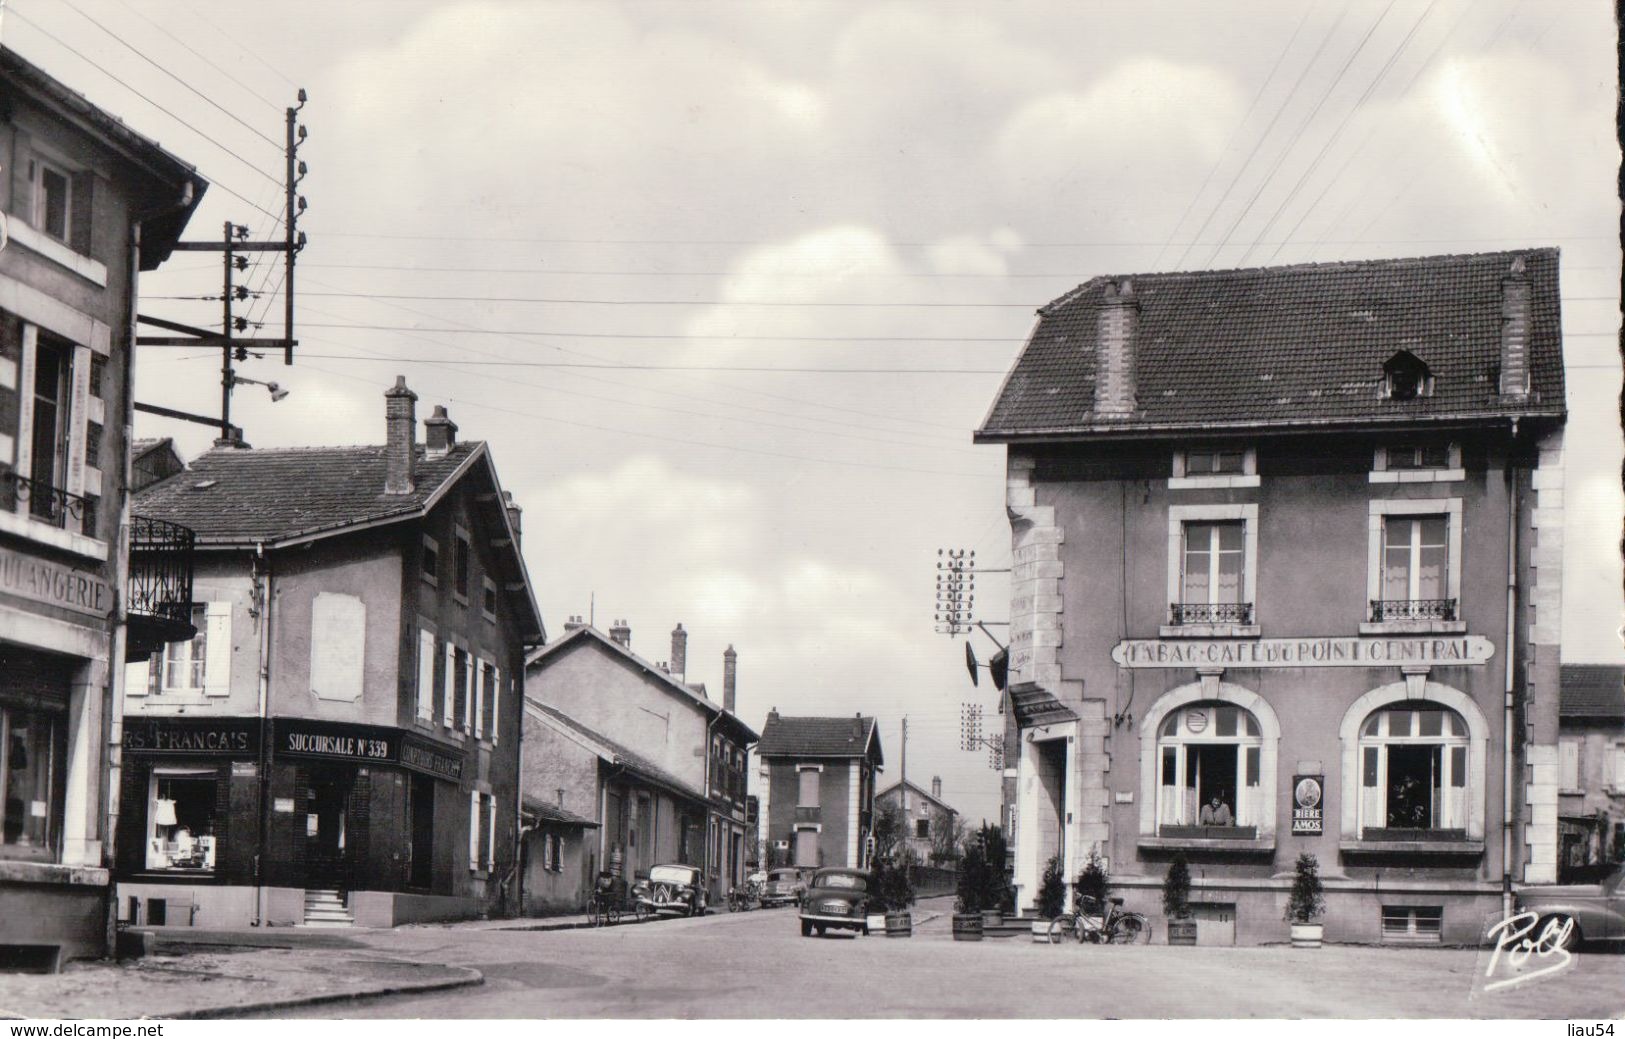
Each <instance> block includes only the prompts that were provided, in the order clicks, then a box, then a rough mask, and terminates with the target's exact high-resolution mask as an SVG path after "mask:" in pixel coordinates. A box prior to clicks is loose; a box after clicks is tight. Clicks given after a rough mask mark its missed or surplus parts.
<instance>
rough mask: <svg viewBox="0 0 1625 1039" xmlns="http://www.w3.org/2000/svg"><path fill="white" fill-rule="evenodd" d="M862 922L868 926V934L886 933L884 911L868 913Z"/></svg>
mask: <svg viewBox="0 0 1625 1039" xmlns="http://www.w3.org/2000/svg"><path fill="white" fill-rule="evenodd" d="M863 922H864V924H865V925H866V926H867V927H868V928H869V933H870V934H885V933H886V914H885V913H870V914H869V915H868V916H866V917H864V918H863Z"/></svg>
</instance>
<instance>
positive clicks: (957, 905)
mask: <svg viewBox="0 0 1625 1039" xmlns="http://www.w3.org/2000/svg"><path fill="white" fill-rule="evenodd" d="M986 873H987V858H986V856H985V855H984V854H983V851H982V845H981V842H980V841H972V842H970V844H969V845H968V846H967V847H966V848H965V851H964V854H962V855H961V856H960V857H959V885H958V888H957V890H956V892H955V894H956V895H957V897H956V899H955V901H954V941H956V942H979V941H981V940H982V895H983V891H984V889H985V888H986Z"/></svg>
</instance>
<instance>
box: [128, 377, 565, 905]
mask: <svg viewBox="0 0 1625 1039" xmlns="http://www.w3.org/2000/svg"><path fill="white" fill-rule="evenodd" d="M384 396H385V416H384V418H385V429H386V434H387V437H386V441H387V442H386V443H385V444H384V445H383V446H381V447H353V448H350V447H347V448H303V449H275V450H257V449H249V448H244V447H240V446H222V447H216V448H215V449H214V450H211V451H209V452H207V453H205V454H203V455H202V456H200V457H199V458H197V459H195V460H194V461H193V462H192V464H191V465H190V466H189V467H188V468H187V469H185V470H184V471H182V472H180V473H178V474H175V475H173V476H171V477H169V478H168V479H166V480H163V481H161V482H159V483H156V484H154V485H152V486H150V487H148V488H146V489H145V490H143V491H142V492H141V493H140V494H139V496H138V497H137V502H138V508H140V509H143V510H146V511H147V512H149V513H151V514H152V515H154V516H158V517H160V518H164V519H167V520H169V521H171V522H175V523H182V524H184V525H187V526H189V527H191V528H192V529H194V530H196V531H197V544H198V552H197V555H198V560H199V561H198V564H197V569H196V577H195V581H194V600H195V602H194V606H193V622H194V624H195V625H196V629H197V635H196V636H195V637H194V638H192V639H190V640H188V641H182V642H174V643H170V644H168V645H166V646H164V647H163V648H162V650H161V651H159V652H157V653H154V654H153V655H152V656H151V657H150V658H148V659H145V660H141V661H138V662H136V663H134V664H131V665H130V666H129V667H128V669H127V675H126V686H125V696H124V713H125V724H124V731H123V741H122V750H123V755H124V762H125V767H124V770H123V774H122V787H123V790H122V798H121V808H120V812H119V816H118V825H119V852H118V894H119V912H120V916H121V918H122V919H125V920H128V921H130V922H132V923H144V924H155V925H156V924H167V925H169V926H177V925H180V926H185V925H195V926H203V927H238V926H248V925H251V924H257V925H261V926H285V925H298V924H318V923H322V924H342V923H351V922H353V923H356V924H360V925H363V926H372V927H388V926H392V925H394V924H398V923H405V922H411V921H415V920H432V919H453V918H466V917H474V916H479V915H482V914H492V915H496V914H500V913H503V912H512V911H514V910H515V909H517V904H516V899H515V897H514V895H515V892H516V890H517V881H516V877H515V875H514V873H515V867H516V864H517V845H516V839H517V834H516V829H517V826H518V820H519V807H520V806H519V800H518V796H519V791H518V776H519V757H520V742H521V740H520V737H521V732H520V724H519V722H520V700H521V685H520V681H521V680H520V677H519V676H520V675H522V674H523V666H524V655H525V650H526V648H527V647H528V646H530V645H533V644H536V643H539V642H540V641H541V638H542V630H543V629H542V622H541V617H540V614H539V612H538V610H537V608H536V603H535V599H534V597H533V595H532V592H531V586H530V581H529V577H528V575H527V573H526V571H525V566H524V562H523V559H522V557H521V556H520V553H519V535H520V529H519V513H518V509H517V507H515V506H514V505H513V504H512V500H511V498H509V497H508V496H507V495H506V494H505V493H504V492H503V491H502V488H501V485H500V483H499V481H498V479H497V474H496V469H495V466H494V464H493V462H492V459H491V455H490V451H489V449H488V448H487V446H486V445H485V444H484V443H481V442H464V441H459V440H458V439H457V427H456V425H455V424H454V423H452V422H451V420H450V419H449V418H448V417H446V415H445V413H444V410H443V409H437V410H436V414H435V415H434V416H433V417H431V418H430V419H429V420H428V421H427V422H425V423H424V426H425V432H426V437H425V441H424V442H423V443H417V442H416V435H415V430H416V426H417V423H416V418H415V403H416V396H415V395H414V394H413V393H412V392H411V391H410V390H409V389H407V388H406V386H405V383H404V380H401V381H398V382H397V384H396V386H395V387H394V388H392V389H390V390H389V391H388V392H386V393H385V395H384Z"/></svg>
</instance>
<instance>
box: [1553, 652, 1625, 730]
mask: <svg viewBox="0 0 1625 1039" xmlns="http://www.w3.org/2000/svg"><path fill="white" fill-rule="evenodd" d="M1560 675H1561V678H1560V679H1559V683H1560V686H1561V692H1560V694H1559V697H1558V708H1557V710H1558V714H1559V715H1560V716H1561V717H1564V718H1616V719H1617V718H1625V666H1621V665H1619V664H1564V665H1563V666H1562V668H1561V670H1560Z"/></svg>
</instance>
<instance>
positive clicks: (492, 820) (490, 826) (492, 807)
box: [485, 794, 497, 870]
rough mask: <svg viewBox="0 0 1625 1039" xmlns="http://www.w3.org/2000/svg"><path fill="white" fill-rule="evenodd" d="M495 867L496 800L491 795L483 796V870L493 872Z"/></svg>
mask: <svg viewBox="0 0 1625 1039" xmlns="http://www.w3.org/2000/svg"><path fill="white" fill-rule="evenodd" d="M496 867H497V799H496V797H495V796H493V795H491V794H486V795H485V868H486V869H487V870H494V869H496Z"/></svg>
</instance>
